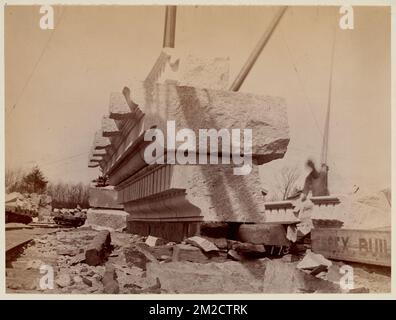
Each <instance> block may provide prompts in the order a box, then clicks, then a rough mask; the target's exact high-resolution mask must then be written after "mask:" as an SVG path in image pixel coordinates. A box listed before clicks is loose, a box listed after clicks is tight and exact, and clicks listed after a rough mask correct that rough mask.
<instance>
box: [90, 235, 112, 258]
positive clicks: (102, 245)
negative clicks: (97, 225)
mask: <svg viewBox="0 0 396 320" xmlns="http://www.w3.org/2000/svg"><path fill="white" fill-rule="evenodd" d="M110 250H111V237H110V232H109V231H101V232H99V233H98V234H97V235H96V236H95V238H94V239H93V240H92V241H91V243H90V244H89V245H88V247H87V250H86V251H85V262H86V263H87V264H88V265H90V266H97V265H99V264H102V263H103V262H104V261H105V259H106V258H107V256H108V255H109V253H110Z"/></svg>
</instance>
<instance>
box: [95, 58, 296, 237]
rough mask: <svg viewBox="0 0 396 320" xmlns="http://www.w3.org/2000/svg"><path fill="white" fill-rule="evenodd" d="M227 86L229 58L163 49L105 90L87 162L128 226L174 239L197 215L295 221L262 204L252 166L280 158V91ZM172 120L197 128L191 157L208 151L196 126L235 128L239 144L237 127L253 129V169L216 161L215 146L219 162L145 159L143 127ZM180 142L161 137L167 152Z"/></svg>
mask: <svg viewBox="0 0 396 320" xmlns="http://www.w3.org/2000/svg"><path fill="white" fill-rule="evenodd" d="M227 87H228V59H225V58H214V59H213V58H212V59H198V58H195V57H193V56H191V55H186V56H180V55H177V54H176V53H174V52H170V51H166V52H162V53H161V55H160V57H159V58H158V60H157V62H156V63H155V64H154V67H153V69H152V70H151V72H150V73H149V75H148V77H147V78H146V80H145V81H143V82H140V83H134V84H132V85H131V86H130V87H125V88H124V89H123V90H122V92H120V93H112V94H111V95H110V106H109V114H108V115H106V116H105V117H104V118H103V121H102V127H101V129H100V130H99V131H98V132H97V133H96V135H95V140H94V146H93V151H92V153H91V157H90V162H89V166H90V167H97V166H99V167H100V168H101V170H102V171H103V173H104V174H105V175H107V176H108V178H109V183H110V185H112V186H114V187H115V190H116V191H117V192H118V201H119V203H122V204H123V205H124V209H125V211H126V212H128V213H129V216H128V223H127V224H128V227H127V228H128V230H129V231H130V232H132V233H137V234H142V235H148V234H151V235H154V236H158V237H162V238H166V239H168V240H173V241H180V240H182V239H183V238H184V237H187V236H192V235H195V234H196V233H198V231H199V224H200V222H202V221H227V222H249V223H250V222H254V223H272V222H275V223H290V222H294V221H295V217H294V215H293V214H292V213H291V212H289V211H283V212H274V211H273V210H268V209H266V208H265V203H264V200H265V199H264V197H263V196H262V194H261V189H262V188H261V183H260V178H259V173H258V166H259V165H263V164H264V163H267V162H269V161H272V160H275V159H280V158H282V157H283V156H284V154H285V152H286V150H287V145H288V143H289V134H288V123H287V115H286V108H285V103H284V101H283V99H281V98H277V97H271V96H260V95H255V94H249V93H241V92H231V91H229V90H227V89H226V88H227ZM170 120H172V121H175V126H176V128H175V129H176V132H178V130H180V129H183V128H189V129H191V130H192V131H193V132H194V133H195V136H196V137H197V142H196V145H195V150H196V155H197V159H198V155H199V154H202V153H203V152H205V156H208V157H209V155H208V154H207V151H206V150H205V149H203V148H202V145H201V144H199V143H198V137H199V129H216V130H217V131H219V130H220V129H226V130H229V132H230V130H231V129H240V130H241V135H242V139H241V146H242V147H241V148H242V149H241V151H242V152H243V130H244V129H252V134H253V136H252V138H253V139H252V140H253V141H252V142H253V143H252V158H253V169H252V171H251V172H250V174H248V175H235V174H234V171H233V169H234V168H235V166H236V165H233V164H232V162H231V164H222V160H221V158H220V157H219V155H218V154H215V155H213V154H212V155H211V157H213V156H214V157H218V158H219V161H218V164H195V165H191V164H182V163H178V162H176V163H175V164H166V162H165V163H164V164H158V162H155V163H147V162H146V161H145V158H144V151H145V149H146V147H147V146H148V145H149V144H150V143H151V142H150V141H145V140H144V134H145V132H146V131H147V130H149V129H151V128H157V129H161V130H162V132H164V135H165V140H166V136H167V135H166V134H167V121H170ZM180 144H181V142H176V144H175V145H168V144H166V145H165V149H166V152H169V151H171V152H176V150H177V148H178V147H179V146H180ZM218 146H219V148H218V149H219V150H222V146H221V145H220V144H219V145H218ZM99 150H101V154H99V152H98V151H99ZM103 150H104V151H105V152H103ZM230 150H233V149H232V146H231V148H230ZM166 152H165V153H166ZM232 156H233V155H232Z"/></svg>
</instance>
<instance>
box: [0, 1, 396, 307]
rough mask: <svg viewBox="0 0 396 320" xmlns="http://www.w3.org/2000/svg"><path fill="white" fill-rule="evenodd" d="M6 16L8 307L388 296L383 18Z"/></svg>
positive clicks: (386, 21)
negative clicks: (159, 299)
mask: <svg viewBox="0 0 396 320" xmlns="http://www.w3.org/2000/svg"><path fill="white" fill-rule="evenodd" d="M3 9H4V34H3V37H4V127H5V129H4V180H5V192H4V216H5V217H4V220H3V221H4V228H5V229H4V234H5V237H4V239H5V243H3V244H2V245H3V248H4V256H5V262H4V266H5V269H4V270H2V273H3V275H4V276H3V277H4V281H5V290H6V292H5V294H6V295H12V296H18V295H21V294H33V295H36V296H39V295H43V296H44V297H48V296H49V295H73V294H84V295H87V296H90V295H98V294H107V295H108V296H107V297H109V295H118V296H119V295H153V294H154V295H160V294H161V295H169V294H179V296H180V297H182V296H183V295H184V294H202V295H203V294H205V295H212V294H250V296H253V294H255V295H257V294H299V295H304V297H307V298H309V297H315V296H317V295H319V294H334V296H335V295H336V294H344V295H346V296H351V295H352V294H379V293H380V294H391V281H392V278H391V245H392V240H391V206H392V203H391V198H392V196H391V187H392V184H391V183H392V175H391V129H392V128H391V18H392V17H391V6H389V5H388V6H387V5H377V6H367V5H366V6H363V5H352V6H351V5H344V6H342V5H338V4H337V5H320V4H319V3H318V5H289V6H287V5H202V4H199V5H181V4H180V5H174V4H173V5H115V4H114V5H88V4H86V3H84V2H83V1H82V2H81V5H59V4H57V5H49V4H47V5H44V4H43V5H42V4H37V5H33V4H32V5H26V4H25V5H17V4H12V2H11V3H8V4H5V5H4V7H3ZM153 312H154V311H153ZM155 312H157V314H158V313H160V310H155Z"/></svg>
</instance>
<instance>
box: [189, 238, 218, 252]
mask: <svg viewBox="0 0 396 320" xmlns="http://www.w3.org/2000/svg"><path fill="white" fill-rule="evenodd" d="M186 242H187V243H189V244H191V245H193V246H196V247H198V248H200V249H202V250H203V251H205V252H210V251H219V248H217V247H216V245H215V244H214V243H212V242H210V241H209V240H208V239H205V238H201V237H198V236H194V237H191V238H188V239H186Z"/></svg>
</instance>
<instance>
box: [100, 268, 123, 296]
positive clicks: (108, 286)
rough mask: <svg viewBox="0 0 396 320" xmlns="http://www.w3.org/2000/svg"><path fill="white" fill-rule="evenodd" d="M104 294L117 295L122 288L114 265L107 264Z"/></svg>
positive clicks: (104, 276)
mask: <svg viewBox="0 0 396 320" xmlns="http://www.w3.org/2000/svg"><path fill="white" fill-rule="evenodd" d="M102 283H103V292H104V293H108V294H117V293H119V292H120V287H119V284H118V281H117V274H116V271H115V268H114V266H113V265H112V264H109V263H107V264H106V269H105V273H104V275H103V278H102Z"/></svg>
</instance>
